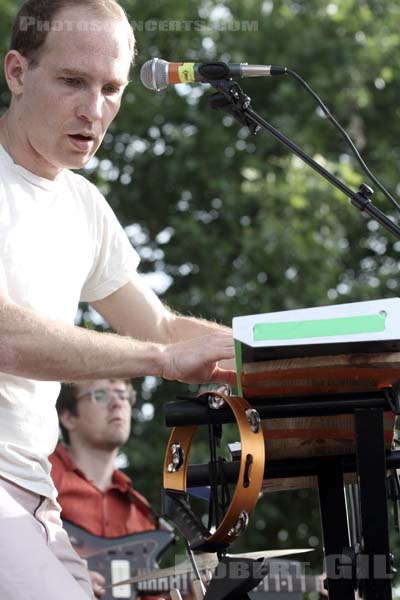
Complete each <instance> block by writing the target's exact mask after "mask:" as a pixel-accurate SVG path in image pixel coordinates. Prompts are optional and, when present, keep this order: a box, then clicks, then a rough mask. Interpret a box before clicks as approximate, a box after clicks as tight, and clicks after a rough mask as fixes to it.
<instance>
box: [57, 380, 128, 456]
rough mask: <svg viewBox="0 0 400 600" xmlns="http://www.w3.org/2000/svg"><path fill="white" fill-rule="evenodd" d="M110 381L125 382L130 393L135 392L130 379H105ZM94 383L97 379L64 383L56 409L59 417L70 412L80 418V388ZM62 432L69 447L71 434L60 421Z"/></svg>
mask: <svg viewBox="0 0 400 600" xmlns="http://www.w3.org/2000/svg"><path fill="white" fill-rule="evenodd" d="M104 379H107V380H108V381H111V382H112V383H113V382H115V381H123V382H124V383H125V385H126V387H127V389H128V390H129V391H133V387H132V382H131V380H130V379H123V378H119V377H116V378H114V379H109V378H108V377H105V378H104ZM93 381H97V380H96V379H94V380H90V381H80V382H77V383H63V384H61V391H60V395H59V396H58V398H57V403H56V409H57V413H58V416H60V415H61V414H62V413H63V412H65V411H69V412H70V413H71V414H73V415H75V416H76V417H77V416H78V414H79V413H78V395H79V386H81V385H85V384H88V383H93ZM60 430H61V436H62V439H63V441H64V442H65V444H67V445H69V443H70V440H69V433H68V430H67V429H65V427H64V426H63V424H62V423H61V421H60Z"/></svg>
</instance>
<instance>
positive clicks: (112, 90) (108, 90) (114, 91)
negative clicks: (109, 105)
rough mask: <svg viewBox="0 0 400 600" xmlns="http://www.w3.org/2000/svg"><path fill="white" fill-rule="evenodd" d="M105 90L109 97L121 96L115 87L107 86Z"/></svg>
mask: <svg viewBox="0 0 400 600" xmlns="http://www.w3.org/2000/svg"><path fill="white" fill-rule="evenodd" d="M103 89H104V93H105V94H107V95H113V94H119V88H117V87H115V86H113V85H106V86H105V87H104V88H103Z"/></svg>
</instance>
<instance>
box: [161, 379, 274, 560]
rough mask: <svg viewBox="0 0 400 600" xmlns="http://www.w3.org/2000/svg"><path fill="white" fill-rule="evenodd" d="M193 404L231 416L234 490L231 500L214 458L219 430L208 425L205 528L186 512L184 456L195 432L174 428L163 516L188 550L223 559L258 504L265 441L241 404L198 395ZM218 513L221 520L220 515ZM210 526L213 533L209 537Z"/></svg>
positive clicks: (212, 395)
mask: <svg viewBox="0 0 400 600" xmlns="http://www.w3.org/2000/svg"><path fill="white" fill-rule="evenodd" d="M197 401H198V402H199V403H202V404H203V405H206V406H207V407H208V410H209V411H212V412H214V411H219V410H220V409H221V408H223V407H224V406H225V405H227V406H229V408H230V409H231V411H232V413H233V415H234V418H235V420H236V423H237V425H238V428H239V434H240V443H241V453H240V468H239V475H238V478H237V482H236V488H235V491H234V493H233V496H232V499H231V498H230V494H229V490H228V485H227V482H224V478H223V472H224V470H223V464H224V461H223V459H221V458H220V457H217V447H218V446H219V444H220V441H221V433H222V425H221V424H209V443H210V463H209V473H210V484H211V497H210V503H209V523H208V527H207V528H206V527H205V526H204V525H203V523H202V522H201V521H200V519H198V518H197V517H196V516H195V515H194V513H193V511H192V509H191V507H190V502H189V497H188V494H187V486H186V478H187V470H188V466H189V464H188V463H189V454H190V449H191V445H192V441H193V438H194V436H195V433H196V430H197V426H189V427H175V428H174V429H173V431H172V433H171V436H170V439H169V442H168V446H167V451H166V456H165V461H164V491H163V503H164V507H163V508H164V515H165V516H167V517H169V518H171V519H172V521H173V522H174V523H175V524H176V526H177V528H178V529H179V530H180V531H181V533H182V534H183V536H184V538H186V539H187V540H188V544H189V548H190V549H191V550H195V551H200V550H201V551H211V552H213V551H214V552H220V553H222V552H223V550H224V549H225V548H226V547H227V546H228V545H229V544H230V543H231V542H232V541H233V540H234V539H235V538H236V537H238V535H240V534H241V533H242V532H243V531H244V530H245V529H246V526H247V523H248V520H249V515H250V514H251V512H252V511H253V509H254V507H255V504H256V502H257V499H258V496H259V493H260V490H261V484H262V480H263V474H264V456H265V446H264V436H263V432H262V430H261V427H260V417H259V415H258V414H257V411H256V410H255V409H254V408H253V407H252V406H251V405H250V404H249V403H248V402H247V401H246V400H244V399H243V398H241V397H239V396H232V395H227V394H224V393H221V392H219V391H209V392H206V393H203V394H201V395H200V396H199V397H198V398H197ZM254 457H257V460H254ZM219 488H220V489H219ZM218 491H219V492H220V493H218ZM221 512H224V513H225V514H224V515H221ZM213 521H214V522H215V523H214V526H215V531H214V532H213V533H210V532H211V529H212V528H213Z"/></svg>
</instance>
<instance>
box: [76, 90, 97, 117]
mask: <svg viewBox="0 0 400 600" xmlns="http://www.w3.org/2000/svg"><path fill="white" fill-rule="evenodd" d="M102 106H103V97H102V94H101V93H99V92H93V91H90V92H89V91H88V92H85V96H84V97H83V98H82V99H81V102H80V104H79V106H78V108H77V115H78V117H79V118H80V119H85V120H86V121H89V122H91V123H93V122H94V121H98V120H99V119H101V116H102Z"/></svg>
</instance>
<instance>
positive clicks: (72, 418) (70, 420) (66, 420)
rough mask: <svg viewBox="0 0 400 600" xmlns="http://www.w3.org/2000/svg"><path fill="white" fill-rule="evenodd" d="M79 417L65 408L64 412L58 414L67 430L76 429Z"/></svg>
mask: <svg viewBox="0 0 400 600" xmlns="http://www.w3.org/2000/svg"><path fill="white" fill-rule="evenodd" d="M77 418H78V417H77V416H76V415H74V414H72V412H71V411H70V410H63V412H62V413H61V414H59V415H58V419H59V421H60V423H61V425H62V426H63V427H64V428H65V429H66V430H67V431H73V430H74V429H75V423H76V420H77Z"/></svg>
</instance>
